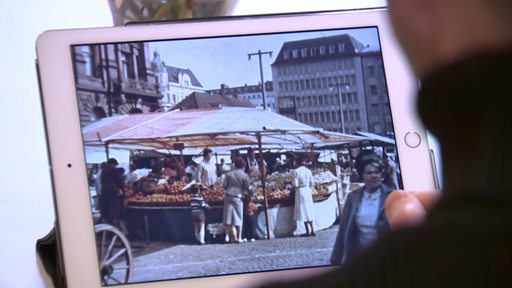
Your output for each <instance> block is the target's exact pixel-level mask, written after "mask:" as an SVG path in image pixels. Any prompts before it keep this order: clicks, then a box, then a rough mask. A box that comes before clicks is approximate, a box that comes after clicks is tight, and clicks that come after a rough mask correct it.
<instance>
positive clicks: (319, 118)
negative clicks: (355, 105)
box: [297, 109, 361, 125]
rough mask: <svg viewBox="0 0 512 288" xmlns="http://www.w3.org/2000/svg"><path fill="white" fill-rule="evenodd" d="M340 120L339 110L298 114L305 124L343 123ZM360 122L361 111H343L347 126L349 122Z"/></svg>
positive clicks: (299, 119) (298, 117)
mask: <svg viewBox="0 0 512 288" xmlns="http://www.w3.org/2000/svg"><path fill="white" fill-rule="evenodd" d="M340 119H341V114H340V111H339V110H338V111H318V112H307V113H297V120H298V121H300V122H303V123H312V124H323V123H330V122H341V120H340ZM360 120H361V112H360V111H359V109H353V110H352V109H350V110H344V111H343V121H345V125H346V124H347V121H360Z"/></svg>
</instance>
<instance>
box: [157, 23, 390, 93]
mask: <svg viewBox="0 0 512 288" xmlns="http://www.w3.org/2000/svg"><path fill="white" fill-rule="evenodd" d="M344 33H347V34H350V35H352V36H354V38H356V39H357V40H359V41H360V42H362V43H363V44H364V45H369V46H370V47H371V48H374V49H380V45H379V43H378V36H377V30H376V29H375V28H365V29H350V30H337V31H322V32H309V33H293V34H280V35H264V36H252V37H243V38H239V37H237V38H233V37H232V38H229V37H227V38H214V39H199V40H192V41H186V40H180V41H169V42H159V43H151V44H150V49H151V55H153V51H154V49H156V50H157V51H158V52H159V53H160V58H161V59H162V61H164V62H165V64H166V65H168V66H174V67H179V68H185V69H186V68H189V69H190V70H192V72H193V73H194V74H195V75H196V77H197V78H198V79H199V81H200V82H201V84H202V85H203V87H205V88H206V89H218V88H220V85H221V84H227V85H228V86H230V87H237V86H243V85H245V84H248V85H254V84H258V83H259V82H260V71H259V60H258V56H252V57H251V60H248V54H250V53H257V52H258V50H260V51H261V52H269V51H272V57H270V56H269V55H267V54H265V55H262V62H263V63H262V66H263V71H264V81H268V80H272V79H271V78H272V76H271V75H272V72H271V68H270V65H271V64H272V63H273V62H274V61H275V58H276V57H277V55H278V53H279V50H280V49H281V46H282V45H283V43H284V42H286V41H295V40H303V39H309V38H317V37H322V36H331V35H339V34H344Z"/></svg>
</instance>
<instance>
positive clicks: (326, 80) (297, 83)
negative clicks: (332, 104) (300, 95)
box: [278, 75, 356, 92]
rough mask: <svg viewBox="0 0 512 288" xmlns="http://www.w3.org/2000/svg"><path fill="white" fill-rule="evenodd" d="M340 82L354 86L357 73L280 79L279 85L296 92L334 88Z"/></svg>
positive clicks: (287, 90) (281, 87) (349, 86)
mask: <svg viewBox="0 0 512 288" xmlns="http://www.w3.org/2000/svg"><path fill="white" fill-rule="evenodd" d="M339 84H343V86H344V88H354V86H355V85H356V75H341V76H326V77H319V78H313V79H300V80H289V81H280V82H279V84H278V85H279V90H280V91H283V92H296V91H306V90H311V89H333V88H335V86H336V85H339ZM342 88H343V87H342Z"/></svg>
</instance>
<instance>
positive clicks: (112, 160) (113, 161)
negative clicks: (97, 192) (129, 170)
mask: <svg viewBox="0 0 512 288" xmlns="http://www.w3.org/2000/svg"><path fill="white" fill-rule="evenodd" d="M107 165H109V166H112V167H116V166H117V165H119V163H118V162H117V160H116V158H109V159H108V160H107Z"/></svg>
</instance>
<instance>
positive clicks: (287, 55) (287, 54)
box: [283, 50, 290, 60]
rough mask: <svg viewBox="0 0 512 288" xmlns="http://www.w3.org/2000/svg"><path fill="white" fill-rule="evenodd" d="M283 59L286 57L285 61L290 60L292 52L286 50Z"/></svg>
mask: <svg viewBox="0 0 512 288" xmlns="http://www.w3.org/2000/svg"><path fill="white" fill-rule="evenodd" d="M283 57H284V59H285V60H288V59H290V50H286V51H284V53H283Z"/></svg>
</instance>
